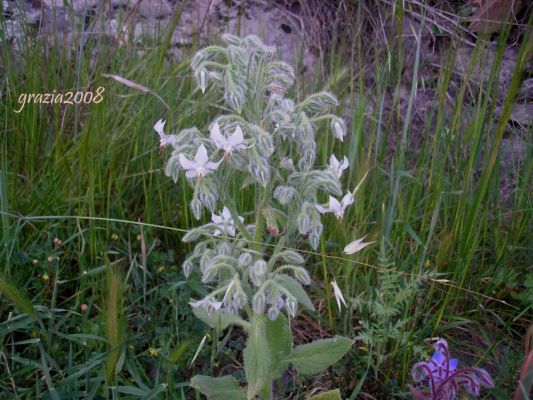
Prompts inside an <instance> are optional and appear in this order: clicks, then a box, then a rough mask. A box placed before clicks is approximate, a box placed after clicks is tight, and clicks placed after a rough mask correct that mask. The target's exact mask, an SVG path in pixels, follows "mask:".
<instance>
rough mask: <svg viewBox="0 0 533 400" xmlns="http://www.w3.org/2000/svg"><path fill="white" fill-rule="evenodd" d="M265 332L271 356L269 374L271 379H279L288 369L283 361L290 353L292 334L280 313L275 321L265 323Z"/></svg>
mask: <svg viewBox="0 0 533 400" xmlns="http://www.w3.org/2000/svg"><path fill="white" fill-rule="evenodd" d="M265 331H266V337H267V340H268V346H269V349H270V354H271V356H272V366H271V368H270V373H271V375H272V378H273V379H279V378H281V375H283V373H284V372H285V370H286V369H287V367H288V363H287V362H286V361H284V360H285V359H286V358H287V355H288V354H291V351H292V332H291V329H290V328H289V323H288V321H287V318H286V317H285V315H284V314H281V313H280V314H279V316H278V318H277V319H276V320H275V321H271V320H267V321H266V323H265Z"/></svg>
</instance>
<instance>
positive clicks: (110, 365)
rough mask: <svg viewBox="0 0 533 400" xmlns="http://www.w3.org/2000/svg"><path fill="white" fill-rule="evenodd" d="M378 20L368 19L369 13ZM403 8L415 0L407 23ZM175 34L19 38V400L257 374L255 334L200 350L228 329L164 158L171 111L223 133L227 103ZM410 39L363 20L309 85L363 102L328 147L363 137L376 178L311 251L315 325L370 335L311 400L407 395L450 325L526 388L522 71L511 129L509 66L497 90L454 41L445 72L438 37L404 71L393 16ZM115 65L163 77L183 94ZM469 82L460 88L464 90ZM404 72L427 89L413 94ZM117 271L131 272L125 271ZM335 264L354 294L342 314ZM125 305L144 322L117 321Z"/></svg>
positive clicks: (8, 190)
mask: <svg viewBox="0 0 533 400" xmlns="http://www.w3.org/2000/svg"><path fill="white" fill-rule="evenodd" d="M178 12H179V11H178ZM365 17H366V16H365V14H364V13H359V14H358V15H356V16H355V17H354V20H353V26H355V27H357V26H359V25H362V24H363V19H364V18H365ZM403 17H404V16H403V14H402V11H401V10H400V8H399V9H398V10H397V15H396V16H395V18H396V20H397V23H398V26H401V24H402V18H403ZM0 18H1V17H0ZM175 21H176V20H175ZM3 24H4V21H2V20H0V32H3V29H4V28H3ZM339 34H340V33H339ZM1 36H2V33H0V37H1ZM168 38H169V37H168V36H165V34H164V32H162V37H161V40H159V41H156V42H153V43H146V44H145V45H143V54H140V53H138V52H137V51H136V49H135V47H134V45H133V44H132V43H127V44H126V45H124V46H118V45H117V44H116V43H111V42H108V41H107V42H106V41H105V40H104V39H103V38H102V37H99V36H95V37H93V38H92V39H91V40H89V41H88V42H87V43H86V44H85V46H84V47H82V48H81V50H79V48H80V47H76V48H78V50H69V49H68V47H66V46H61V45H60V44H57V45H55V46H51V47H48V45H47V44H46V43H44V41H42V40H36V41H33V42H31V41H29V40H27V41H26V42H25V43H24V46H23V48H24V52H23V54H22V55H17V54H15V53H13V52H12V51H11V50H10V49H9V48H8V47H7V46H2V49H1V53H0V57H1V60H2V62H1V64H0V71H1V77H2V78H1V80H0V85H1V86H0V93H1V96H2V105H1V107H0V124H1V125H2V134H1V146H2V150H1V153H2V159H1V164H0V165H1V173H0V200H1V201H0V207H1V212H2V214H1V215H2V217H1V223H2V230H1V232H2V240H1V242H2V244H1V246H0V257H1V259H2V267H1V269H0V272H1V275H0V292H1V293H2V297H0V298H1V299H2V302H1V304H0V315H1V316H2V318H1V320H2V321H4V322H2V323H0V338H1V339H2V340H1V342H0V370H1V371H2V374H1V376H2V378H0V399H3V398H6V399H8V398H9V399H11V398H20V399H30V398H37V397H39V396H40V395H43V396H44V397H43V398H53V399H55V398H81V397H80V396H82V394H81V393H82V392H84V391H86V392H87V393H89V394H88V397H87V398H94V399H97V398H113V399H115V398H168V399H174V398H175V399H182V398H186V397H187V396H189V397H188V398H193V397H194V394H193V393H192V392H191V389H190V388H189V387H188V385H187V382H188V379H189V378H190V377H191V376H193V375H194V374H195V373H197V372H203V373H207V374H213V375H217V376H218V375H222V373H228V372H229V373H231V372H234V371H238V370H239V366H240V364H241V361H240V360H241V358H240V356H239V350H242V347H243V345H244V343H243V338H242V337H241V336H240V335H239V334H238V332H236V331H230V332H224V333H220V335H216V334H214V333H213V332H210V337H209V338H208V339H207V341H206V345H205V346H204V348H203V349H202V350H201V351H200V353H199V356H198V358H197V359H196V361H195V363H194V365H193V366H192V367H190V366H189V363H190V362H191V360H192V358H193V355H194V354H195V351H196V349H197V346H198V345H199V344H200V342H201V341H202V338H204V335H206V334H207V333H208V330H207V328H206V327H205V326H204V325H202V324H201V323H200V322H199V321H197V320H195V319H194V318H193V316H192V313H191V311H190V309H189V306H188V304H187V302H188V300H189V298H190V297H191V296H193V297H194V296H196V297H197V296H199V295H201V294H202V293H204V289H202V287H201V285H200V283H199V280H198V279H193V280H192V281H188V280H186V279H185V278H184V277H183V274H182V273H181V271H180V261H181V260H182V259H183V258H184V256H185V255H186V253H187V252H188V250H189V248H188V247H187V246H186V245H183V244H181V242H180V238H181V235H182V233H183V230H186V229H188V228H190V227H192V226H195V225H196V221H194V219H193V218H192V216H191V215H190V213H189V207H188V203H189V200H190V190H189V188H188V186H187V185H186V184H185V182H184V181H183V180H180V181H178V182H177V183H174V182H172V181H171V180H170V179H168V178H167V177H165V176H164V174H163V172H162V169H163V167H164V162H165V160H166V157H167V155H168V154H167V153H166V152H165V153H164V154H160V151H159V149H158V139H157V137H156V134H155V132H154V131H153V129H152V126H153V124H154V122H155V121H156V120H157V119H159V118H162V117H164V118H166V119H167V121H168V122H167V126H169V127H172V129H173V130H176V131H177V130H179V129H182V128H186V127H192V126H197V127H198V128H200V129H205V128H206V126H207V125H208V123H209V121H210V120H211V118H212V117H213V116H214V115H216V114H217V113H219V112H220V109H219V104H217V103H216V101H215V99H216V98H217V97H218V96H217V95H216V93H214V92H209V93H208V95H207V100H206V97H205V96H204V97H200V93H199V91H198V90H197V89H196V86H195V84H194V82H193V80H192V77H191V75H190V70H189V67H188V61H187V59H185V60H184V61H183V62H181V63H176V62H174V61H173V60H172V59H170V58H169V57H166V56H164V54H163V53H164V52H163V50H162V47H161V46H165V45H167V46H168ZM505 39H506V38H505V36H504V35H502V36H501V38H500V46H499V47H498V50H497V53H496V54H497V57H496V59H498V58H499V57H502V56H503V50H504V46H503V44H505ZM525 43H527V42H525ZM388 44H389V46H384V45H383V44H382V43H372V44H369V43H368V41H367V39H366V38H365V37H364V36H363V32H362V31H359V33H358V34H356V35H354V36H353V37H352V41H351V43H346V41H342V40H341V44H340V45H338V46H336V47H334V48H332V49H331V51H330V52H329V55H328V59H327V60H325V65H326V71H324V74H325V76H327V77H328V78H327V81H326V82H324V81H323V80H322V73H321V72H322V71H316V78H315V77H314V76H311V77H307V78H306V80H305V81H304V80H301V81H300V82H299V85H298V90H299V92H298V93H296V94H297V95H298V96H299V97H300V98H301V97H303V96H305V95H306V94H309V93H311V92H313V91H315V89H324V88H327V89H328V90H330V91H332V92H333V93H335V94H336V95H338V97H339V98H340V99H342V100H344V99H350V100H351V103H350V104H351V106H350V109H349V114H350V117H351V119H352V123H351V127H352V132H351V136H350V138H349V139H348V138H347V139H348V140H346V141H345V142H344V143H343V144H340V143H339V142H337V141H333V140H332V138H330V137H328V135H325V134H319V157H318V160H320V162H321V163H323V164H326V163H327V158H328V157H329V154H331V152H332V151H335V153H336V154H347V155H348V157H349V158H350V171H349V178H348V179H349V181H348V183H349V185H348V186H349V187H351V188H353V187H355V186H356V185H357V184H358V183H359V181H360V180H361V178H362V177H363V176H364V175H365V173H366V172H367V171H369V173H368V176H367V178H366V180H365V183H364V184H363V186H362V188H361V190H360V191H359V192H358V195H357V197H356V202H355V204H354V205H353V206H352V207H351V208H350V209H349V211H348V213H347V215H346V217H345V220H344V221H343V222H342V223H338V222H337V221H334V218H329V217H328V218H327V223H326V224H325V228H324V232H325V234H324V236H323V242H322V245H321V253H320V254H316V255H311V256H310V257H309V267H310V269H311V271H312V272H313V274H314V284H313V288H312V294H313V298H314V300H315V302H316V304H319V303H320V304H321V306H320V307H319V310H320V315H319V316H318V317H317V318H316V320H315V321H314V323H313V325H311V326H315V327H320V329H318V328H317V331H316V332H313V335H316V336H318V335H320V334H333V333H340V334H345V335H349V336H351V337H359V338H361V340H359V341H358V344H357V346H356V349H355V350H354V351H353V352H352V353H351V354H350V356H348V357H347V358H345V360H344V361H343V364H342V365H338V366H337V367H335V368H333V369H332V371H331V374H330V375H328V376H323V377H322V378H318V380H317V381H316V382H315V381H308V382H304V383H302V385H299V386H298V387H296V386H294V387H293V392H294V393H295V394H298V395H297V396H296V397H298V396H299V397H298V398H304V395H305V394H306V393H307V392H308V389H310V388H312V387H313V385H320V384H321V383H323V382H326V383H327V382H330V381H333V380H334V384H335V385H338V386H339V387H340V388H341V390H342V392H343V396H344V397H345V398H356V397H357V396H358V395H359V396H361V394H362V393H363V392H365V393H368V394H371V395H372V396H374V397H376V398H394V397H402V396H406V394H407V393H408V390H407V384H408V383H411V379H410V368H411V366H412V364H413V363H414V362H416V361H417V360H419V359H420V358H421V357H423V356H424V355H426V354H427V353H428V352H429V351H430V347H429V346H427V345H424V342H423V341H424V339H426V338H429V337H434V336H442V337H446V338H447V339H448V340H449V341H450V344H451V349H452V351H453V352H454V354H455V355H457V356H458V357H459V358H460V359H461V365H467V364H474V365H482V366H484V367H486V368H487V369H488V370H489V371H490V373H491V374H492V376H493V378H494V379H495V381H496V384H497V387H498V389H499V390H500V391H501V392H502V393H506V394H507V395H508V396H510V395H511V393H512V391H514V389H515V387H516V385H517V381H518V376H519V374H518V371H519V368H520V363H521V361H522V358H523V356H524V354H523V346H522V345H521V340H522V337H523V335H524V334H525V332H526V331H527V328H528V325H530V324H531V323H532V318H531V314H532V310H531V304H533V283H532V279H531V260H532V259H533V257H532V256H533V254H532V249H533V242H532V237H531V236H532V235H531V214H532V213H531V210H532V202H533V199H532V196H531V194H530V193H531V190H532V187H531V186H532V185H531V182H532V171H533V149H532V145H531V136H532V135H531V129H530V130H529V131H527V132H524V131H518V132H511V133H509V132H508V131H509V128H508V125H507V119H508V118H509V113H510V106H511V105H512V103H513V100H514V97H515V95H516V91H517V89H518V85H519V83H520V80H521V78H522V77H521V71H520V70H519V69H517V71H516V72H515V74H514V77H513V82H512V84H511V87H510V90H509V93H508V94H507V97H506V99H505V101H504V103H503V115H502V117H501V118H500V122H499V124H498V123H497V121H498V119H497V118H496V117H495V106H496V104H495V101H496V100H495V96H489V95H488V94H496V91H497V90H498V89H497V85H496V82H495V77H496V76H497V73H498V68H499V63H497V62H496V63H495V65H494V66H493V69H492V71H491V74H490V79H489V81H488V82H487V83H486V84H485V85H484V87H483V88H476V87H473V86H471V84H470V83H468V80H467V79H465V78H463V79H459V80H458V78H457V76H453V72H452V67H453V62H454V58H455V56H456V54H455V52H454V51H453V50H450V51H449V54H448V55H447V56H446V57H445V60H446V62H445V63H444V65H442V66H441V67H440V68H439V72H438V74H435V76H434V79H432V80H430V81H427V82H426V81H425V80H424V79H425V78H424V77H423V74H422V73H421V68H422V67H423V66H422V65H421V64H420V62H421V61H422V60H421V57H420V48H418V49H417V52H416V56H415V60H416V62H415V64H414V65H409V66H408V67H409V69H410V74H403V68H404V67H406V65H404V63H405V54H404V43H402V40H398V39H397V38H396V36H395V32H393V33H391V34H390V37H389V42H388ZM195 48H196V47H193V48H192V49H190V52H191V54H193V53H194V51H195ZM93 50H94V54H95V55H93ZM531 52H532V49H531V43H530V46H529V47H528V46H526V45H522V47H521V54H522V58H520V60H522V61H521V62H525V61H527V59H528V57H530V55H531ZM486 53H487V49H486V48H485V46H484V44H483V41H479V43H478V46H477V47H476V49H475V52H474V54H475V55H476V56H477V58H479V59H481V60H483V59H485V58H486ZM474 58H475V57H474ZM360 60H364V62H363V63H361V62H359V61H360ZM44 66H46V68H45V67H44ZM368 71H371V72H372V75H373V76H374V78H373V79H368V76H365V74H368ZM103 74H116V75H119V76H121V77H124V78H126V79H129V80H131V81H134V82H137V83H138V84H141V85H143V86H145V87H147V88H150V89H151V90H152V91H153V92H154V93H157V94H158V95H159V96H160V97H161V98H162V99H163V100H164V101H165V103H166V104H168V106H169V110H167V109H166V107H165V106H164V105H163V103H162V102H161V101H159V100H158V99H157V98H156V97H155V96H153V95H151V94H147V93H142V92H139V91H138V90H135V89H132V88H129V87H127V86H124V85H121V84H120V83H118V82H116V81H115V80H113V79H110V78H106V77H104V76H103ZM406 75H408V76H406ZM301 79H303V78H301ZM452 80H454V81H455V82H459V85H458V87H457V88H455V90H454V91H453V95H452V96H453V97H452V98H451V99H450V98H449V97H448V96H450V94H449V93H451V92H450V91H449V88H450V82H451V81H452ZM409 81H411V82H415V83H416V85H413V84H409V83H408V82H409ZM402 85H407V87H408V93H409V94H408V95H407V97H405V96H400V90H399V88H400V87H401V86H402ZM99 86H103V87H105V89H106V90H105V92H104V100H103V101H102V102H101V103H99V104H90V105H41V106H39V105H33V104H28V105H26V106H25V108H24V109H23V111H22V112H20V113H15V112H14V110H16V109H18V108H19V105H18V102H17V100H18V98H19V96H20V94H22V93H44V92H51V91H53V90H55V91H56V92H58V93H59V92H65V91H68V90H85V91H87V90H93V91H94V90H95V89H96V88H97V87H99ZM420 88H430V89H432V101H431V102H430V104H429V109H430V110H431V111H430V112H428V113H427V116H428V118H427V119H426V120H425V121H423V123H422V124H420V123H419V122H418V123H417V124H415V122H414V120H415V119H416V118H417V117H416V115H415V111H416V110H415V107H416V96H417V94H418V92H419V90H420ZM343 102H344V101H342V102H341V103H343ZM406 103H407V104H406ZM384 104H386V107H385V106H384ZM400 109H402V110H407V111H406V114H405V115H406V117H405V118H400ZM415 125H416V126H415ZM420 125H421V127H420ZM324 128H326V127H324ZM324 131H326V130H325V129H324ZM507 134H511V135H523V137H524V138H525V139H526V141H527V156H526V159H525V161H524V162H523V163H522V164H517V165H514V166H513V174H514V176H515V178H516V186H515V187H514V188H513V190H512V192H511V193H509V194H507V198H506V199H505V201H504V200H503V199H502V198H501V196H502V194H501V193H500V179H501V174H502V171H501V170H500V168H499V165H500V161H501V160H500V158H499V157H500V156H499V154H500V147H501V143H502V138H503V137H504V135H507ZM167 152H168V150H167ZM233 186H234V187H235V199H237V206H238V208H239V210H240V211H243V212H245V211H247V210H249V208H250V207H249V204H250V202H251V201H253V199H254V193H252V192H250V191H248V192H244V193H243V194H242V195H241V193H240V190H239V186H238V185H237V184H236V183H233ZM37 216H40V217H41V218H37ZM114 235H116V236H114ZM362 235H368V236H367V240H376V243H375V244H374V245H372V246H370V247H368V248H367V249H365V250H364V251H363V252H361V253H359V254H357V256H356V257H352V258H343V257H341V256H340V254H341V249H342V248H343V247H344V244H346V243H347V242H349V241H351V240H352V239H355V238H358V237H361V236H362ZM56 237H57V238H60V239H61V240H62V243H61V244H60V245H55V244H54V243H53V239H54V238H56ZM138 237H139V238H138ZM48 257H52V258H51V261H50V262H49V261H48ZM33 260H36V261H35V262H34V261H33ZM111 267H112V268H113V270H115V271H117V272H116V274H115V275H111V276H107V275H106V271H108V270H110V268H111ZM106 276H107V278H106ZM333 279H336V281H337V282H338V283H339V286H340V287H341V289H342V290H343V292H344V294H345V297H347V298H352V299H353V301H352V302H351V303H350V304H351V305H350V307H349V308H348V310H343V311H342V312H341V313H338V310H337V308H336V304H335V301H334V299H333V298H332V294H331V289H330V285H329V282H330V281H332V280H333ZM106 285H110V286H111V287H114V288H115V291H106V290H104V289H103V288H105V287H106ZM122 285H123V286H124V292H123V294H124V301H123V302H121V301H119V299H118V298H117V297H113V298H112V296H111V294H110V293H116V294H117V296H118V293H122V292H121V289H120V287H121V286H122ZM31 305H33V306H31ZM82 305H83V308H84V309H85V306H86V309H85V311H82ZM118 315H120V316H121V317H122V318H124V319H125V320H124V326H122V327H121V326H120V324H118V325H115V324H114V322H116V318H115V317H113V316H118ZM309 318H312V317H309ZM364 321H367V323H366V325H365V326H366V328H363V324H364V323H365V322H364ZM398 321H400V322H401V324H400V325H398V324H397V322H398ZM119 322H120V321H119ZM361 322H363V324H361ZM300 325H301V323H300ZM307 329H310V328H307ZM211 335H212V336H211ZM149 348H152V349H154V350H155V353H154V352H149V351H148V349H149ZM234 350H237V351H234ZM237 376H238V375H237ZM304 384H305V385H304ZM68 396H70V397H68ZM150 396H152V397H150ZM191 396H193V397H191ZM360 398H363V397H360ZM501 398H507V397H501Z"/></svg>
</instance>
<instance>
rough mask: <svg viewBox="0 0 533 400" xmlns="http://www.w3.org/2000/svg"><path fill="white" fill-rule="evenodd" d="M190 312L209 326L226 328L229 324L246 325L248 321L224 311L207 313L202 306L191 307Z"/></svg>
mask: <svg viewBox="0 0 533 400" xmlns="http://www.w3.org/2000/svg"><path fill="white" fill-rule="evenodd" d="M192 312H193V313H194V315H195V316H196V318H198V319H199V320H201V321H202V322H203V323H205V324H206V325H208V326H209V327H211V328H213V329H214V328H219V329H221V330H224V329H226V328H227V327H228V326H230V325H240V326H243V327H246V326H247V325H248V323H247V322H246V321H244V320H243V319H242V318H240V317H239V316H237V315H232V314H229V313H227V312H224V311H217V312H213V313H211V314H209V313H208V312H207V311H206V310H205V309H204V308H202V307H197V308H193V309H192Z"/></svg>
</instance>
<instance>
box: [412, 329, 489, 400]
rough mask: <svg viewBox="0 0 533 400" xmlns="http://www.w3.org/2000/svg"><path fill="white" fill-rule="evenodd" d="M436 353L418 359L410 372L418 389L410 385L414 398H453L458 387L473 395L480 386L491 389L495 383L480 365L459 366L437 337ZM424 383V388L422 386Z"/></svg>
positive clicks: (446, 343)
mask: <svg viewBox="0 0 533 400" xmlns="http://www.w3.org/2000/svg"><path fill="white" fill-rule="evenodd" d="M433 347H434V348H435V353H433V356H432V357H431V360H429V361H427V362H426V361H422V362H418V363H416V364H415V365H414V366H413V369H412V371H411V373H412V375H413V379H414V381H415V382H416V383H417V384H418V385H419V387H418V388H415V387H412V386H411V387H410V389H411V393H412V394H413V399H414V400H424V399H431V400H455V398H456V396H457V394H458V392H459V391H460V390H461V388H464V389H466V391H467V392H468V393H469V394H470V395H472V396H475V397H477V396H479V394H480V390H481V387H487V388H492V387H494V382H493V381H492V378H491V377H490V375H489V373H488V372H487V371H485V370H484V369H483V368H476V367H466V368H462V369H458V368H457V367H458V364H459V360H458V359H456V358H451V356H450V353H449V351H448V342H447V341H446V340H444V339H438V340H437V341H436V342H435V344H434V345H433ZM424 383H426V384H427V387H426V388H425V389H424V388H421V387H420V386H422V384H424Z"/></svg>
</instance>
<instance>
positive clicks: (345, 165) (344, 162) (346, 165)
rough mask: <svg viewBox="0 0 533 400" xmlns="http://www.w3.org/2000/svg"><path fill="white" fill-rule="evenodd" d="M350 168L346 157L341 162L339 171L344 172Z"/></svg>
mask: <svg viewBox="0 0 533 400" xmlns="http://www.w3.org/2000/svg"><path fill="white" fill-rule="evenodd" d="M349 166H350V162H349V161H348V158H347V157H346V156H344V158H343V160H342V164H341V166H340V168H339V169H340V170H341V171H344V170H345V169H346V168H348V167H349Z"/></svg>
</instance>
